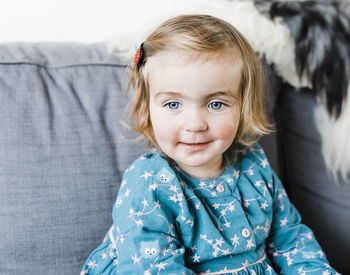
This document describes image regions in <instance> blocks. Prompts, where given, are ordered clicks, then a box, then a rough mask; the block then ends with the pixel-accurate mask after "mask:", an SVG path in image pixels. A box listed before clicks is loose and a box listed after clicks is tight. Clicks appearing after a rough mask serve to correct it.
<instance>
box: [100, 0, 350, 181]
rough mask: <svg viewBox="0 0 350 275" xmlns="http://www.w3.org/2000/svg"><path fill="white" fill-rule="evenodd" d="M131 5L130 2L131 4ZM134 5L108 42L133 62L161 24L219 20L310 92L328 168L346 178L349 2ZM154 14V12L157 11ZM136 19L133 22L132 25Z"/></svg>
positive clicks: (198, 0) (349, 165) (349, 163)
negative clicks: (199, 16) (188, 17)
mask: <svg viewBox="0 0 350 275" xmlns="http://www.w3.org/2000/svg"><path fill="white" fill-rule="evenodd" d="M131 2H132V1H131ZM143 2H145V3H142V1H137V4H138V9H136V10H135V14H134V15H133V17H132V18H130V21H129V22H125V26H128V27H127V29H125V30H124V35H122V34H120V35H119V36H118V38H116V39H113V40H110V41H108V42H107V46H109V48H110V50H111V51H117V52H118V54H119V55H121V54H124V56H125V58H126V59H127V60H131V59H132V56H133V55H134V53H135V50H134V48H135V47H134V46H135V44H136V45H139V44H140V43H141V42H142V41H143V40H144V39H145V37H146V36H147V34H148V33H149V32H150V31H151V30H152V29H153V28H154V27H155V26H157V25H158V24H160V23H161V22H163V21H164V20H165V19H167V18H169V17H171V16H175V15H179V14H191V13H205V14H210V15H213V16H217V17H220V18H222V19H224V20H226V21H228V22H230V23H231V24H232V25H234V26H235V27H236V28H237V29H238V30H239V31H240V32H242V33H243V34H244V35H245V37H246V38H247V39H248V41H249V42H250V44H251V45H252V47H253V48H254V49H255V51H256V52H258V53H259V54H260V55H261V56H263V57H264V58H265V59H266V61H267V62H268V63H270V64H273V67H274V68H275V70H276V73H277V74H278V75H279V76H280V77H281V78H282V79H283V80H284V81H285V82H288V83H289V84H290V85H292V86H294V87H296V88H300V87H310V88H313V89H312V90H313V91H314V93H315V97H316V98H317V99H318V100H319V101H320V102H321V103H322V104H320V107H318V108H317V110H316V111H315V118H316V120H317V122H316V123H317V126H318V129H319V132H320V135H321V138H322V150H323V155H324V158H325V161H326V165H327V168H328V169H329V170H330V171H332V172H333V174H334V175H336V174H338V173H339V172H340V174H341V175H342V176H343V177H344V178H347V176H348V175H350V173H349V171H350V142H349V141H348V140H349V136H350V96H348V92H349V77H350V21H349V18H350V3H349V2H348V1H268V0H266V1H249V0H240V1H239V0H215V1H213V0H177V1H161V0H148V1H143ZM140 5H141V6H140ZM156 11H157V12H156ZM136 18H137V20H136Z"/></svg>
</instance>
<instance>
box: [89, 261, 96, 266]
mask: <svg viewBox="0 0 350 275" xmlns="http://www.w3.org/2000/svg"><path fill="white" fill-rule="evenodd" d="M96 266H98V264H96V261H90V262H88V267H89V268H95V267H96Z"/></svg>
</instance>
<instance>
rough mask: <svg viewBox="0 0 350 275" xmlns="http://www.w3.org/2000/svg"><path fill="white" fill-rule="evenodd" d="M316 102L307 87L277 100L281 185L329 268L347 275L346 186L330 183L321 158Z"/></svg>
mask: <svg viewBox="0 0 350 275" xmlns="http://www.w3.org/2000/svg"><path fill="white" fill-rule="evenodd" d="M318 104H320V103H318V102H317V100H316V99H315V97H314V96H313V95H312V93H311V91H310V90H309V89H300V90H295V89H294V88H292V87H291V86H289V85H285V86H284V87H283V88H282V91H281V93H280V98H279V100H278V102H277V108H278V117H279V118H278V123H279V132H278V133H279V136H280V141H281V144H282V147H281V148H283V153H282V156H284V160H283V163H284V165H285V167H284V174H285V175H284V185H285V187H286V188H287V191H288V194H289V197H290V198H291V200H292V202H293V203H294V204H295V206H296V207H297V208H298V210H299V211H300V213H301V215H302V218H303V222H304V223H305V224H307V225H308V226H310V227H311V229H312V230H313V231H314V233H315V235H316V238H317V239H318V241H319V242H320V244H321V246H322V248H323V249H324V251H325V253H326V255H327V258H328V260H329V261H330V263H331V265H332V266H333V267H334V268H336V269H337V271H338V272H341V273H343V274H350V262H349V261H348V258H349V255H350V234H349V232H350V223H349V221H350V200H349V198H350V183H349V182H348V181H347V180H344V179H341V178H340V180H339V182H338V183H336V182H335V181H334V178H333V177H332V176H331V173H330V172H329V171H328V170H327V168H326V165H325V161H324V158H323V155H322V139H321V136H320V133H319V131H318V129H317V126H316V120H315V119H316V117H315V110H316V108H317V106H318Z"/></svg>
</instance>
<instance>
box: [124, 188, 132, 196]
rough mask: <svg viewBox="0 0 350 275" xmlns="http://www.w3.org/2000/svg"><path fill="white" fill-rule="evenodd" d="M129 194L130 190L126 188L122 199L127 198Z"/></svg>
mask: <svg viewBox="0 0 350 275" xmlns="http://www.w3.org/2000/svg"><path fill="white" fill-rule="evenodd" d="M130 193H131V190H130V189H129V188H127V189H126V191H125V194H124V197H125V198H128V197H129V195H130Z"/></svg>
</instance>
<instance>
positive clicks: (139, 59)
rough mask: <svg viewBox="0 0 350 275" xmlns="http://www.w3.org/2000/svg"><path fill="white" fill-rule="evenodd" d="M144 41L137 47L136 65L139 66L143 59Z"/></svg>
mask: <svg viewBox="0 0 350 275" xmlns="http://www.w3.org/2000/svg"><path fill="white" fill-rule="evenodd" d="M143 56H144V53H143V42H142V43H141V45H140V47H139V48H138V49H137V51H136V53H135V57H134V65H135V66H137V67H139V66H140V64H141V63H142V61H143Z"/></svg>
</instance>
